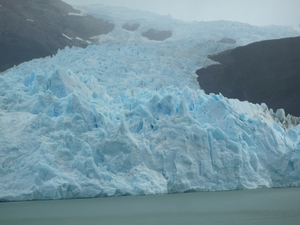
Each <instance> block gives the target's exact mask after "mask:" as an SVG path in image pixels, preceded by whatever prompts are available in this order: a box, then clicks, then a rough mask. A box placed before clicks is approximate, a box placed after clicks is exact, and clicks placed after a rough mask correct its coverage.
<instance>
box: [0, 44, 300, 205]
mask: <svg viewBox="0 0 300 225" xmlns="http://www.w3.org/2000/svg"><path fill="white" fill-rule="evenodd" d="M228 48H230V46H229V45H226V44H220V43H216V42H211V41H207V40H205V41H201V40H199V41H197V40H195V39H193V40H189V39H187V40H176V41H174V42H172V39H170V40H169V41H166V42H162V43H154V42H151V41H149V42H148V41H143V43H140V42H137V43H134V42H130V43H127V42H124V43H118V44H117V43H113V44H110V43H106V44H102V45H100V46H89V47H88V48H86V49H81V48H71V49H69V48H66V49H64V50H61V51H59V53H58V54H57V55H55V56H53V57H47V58H44V59H36V60H33V61H30V62H27V63H23V64H21V65H19V66H17V67H14V68H12V69H10V70H8V71H6V72H5V73H4V74H3V75H2V76H0V143H1V145H0V184H1V185H0V200H1V201H14V200H32V199H60V198H82V197H96V196H116V195H140V194H161V193H173V192H185V191H202V190H210V191H214V190H233V189H244V188H247V189H248V188H261V187H287V186H299V184H300V138H299V137H300V126H299V125H298V126H291V124H290V126H287V125H286V124H282V123H283V121H288V120H290V119H286V118H288V117H285V115H284V112H282V111H278V113H276V114H274V113H273V112H272V110H271V111H269V110H268V108H267V106H266V105H265V104H262V105H258V104H251V103H249V102H240V101H238V100H235V99H227V98H225V97H223V96H222V95H214V94H210V95H207V94H205V93H204V91H202V90H200V89H199V86H198V84H197V81H196V76H195V75H194V72H195V70H196V69H197V68H199V67H202V66H206V65H208V64H211V63H212V62H211V61H210V60H209V59H207V57H206V56H207V55H209V54H212V53H217V52H220V51H223V50H226V49H228ZM178 52H180V53H181V54H178ZM196 53H197V54H196Z"/></svg>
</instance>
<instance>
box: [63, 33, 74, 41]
mask: <svg viewBox="0 0 300 225" xmlns="http://www.w3.org/2000/svg"><path fill="white" fill-rule="evenodd" d="M62 36H64V37H65V38H67V39H69V40H73V38H71V37H69V36H67V35H66V34H62Z"/></svg>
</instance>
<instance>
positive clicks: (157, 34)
mask: <svg viewBox="0 0 300 225" xmlns="http://www.w3.org/2000/svg"><path fill="white" fill-rule="evenodd" d="M142 36H143V37H146V38H148V39H149V40H152V41H164V40H166V39H168V38H170V37H172V31H169V30H155V29H149V30H147V31H146V32H144V33H142Z"/></svg>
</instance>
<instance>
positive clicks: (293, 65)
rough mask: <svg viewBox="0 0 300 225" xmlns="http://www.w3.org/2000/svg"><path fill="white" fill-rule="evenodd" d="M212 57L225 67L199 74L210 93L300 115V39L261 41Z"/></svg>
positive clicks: (200, 82)
mask: <svg viewBox="0 0 300 225" xmlns="http://www.w3.org/2000/svg"><path fill="white" fill-rule="evenodd" d="M210 58H211V59H212V60H214V61H217V62H220V63H221V64H220V65H212V66H209V67H207V68H203V69H200V70H198V71H197V72H196V73H197V75H198V82H199V84H200V86H201V88H203V89H204V90H205V92H206V93H217V94H218V93H222V94H223V95H224V96H226V97H228V98H237V99H240V100H248V101H250V102H253V103H259V104H260V103H262V102H265V103H266V104H267V105H268V107H269V108H272V109H273V110H276V109H278V108H283V109H284V110H285V112H286V113H289V114H291V115H294V116H300V37H296V38H285V39H279V40H269V41H261V42H257V43H253V44H250V45H247V46H244V47H238V48H236V49H234V50H230V51H227V52H223V53H221V54H219V55H216V56H211V57H210Z"/></svg>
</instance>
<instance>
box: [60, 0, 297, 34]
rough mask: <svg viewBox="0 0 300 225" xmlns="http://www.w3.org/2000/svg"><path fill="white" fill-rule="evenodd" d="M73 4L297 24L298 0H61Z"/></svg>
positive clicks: (189, 18) (190, 18)
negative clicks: (124, 7)
mask: <svg viewBox="0 0 300 225" xmlns="http://www.w3.org/2000/svg"><path fill="white" fill-rule="evenodd" d="M63 1H65V2H67V3H69V4H73V5H76V4H77V5H83V4H85V5H86V4H95V3H101V4H106V5H115V6H126V7H130V8H134V9H141V10H147V11H152V12H155V13H158V14H162V15H167V14H171V15H172V17H173V18H176V19H181V20H185V21H194V20H196V21H209V20H231V21H240V22H245V23H250V24H252V25H283V26H292V27H298V28H299V24H300V12H299V11H300V0H63Z"/></svg>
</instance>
